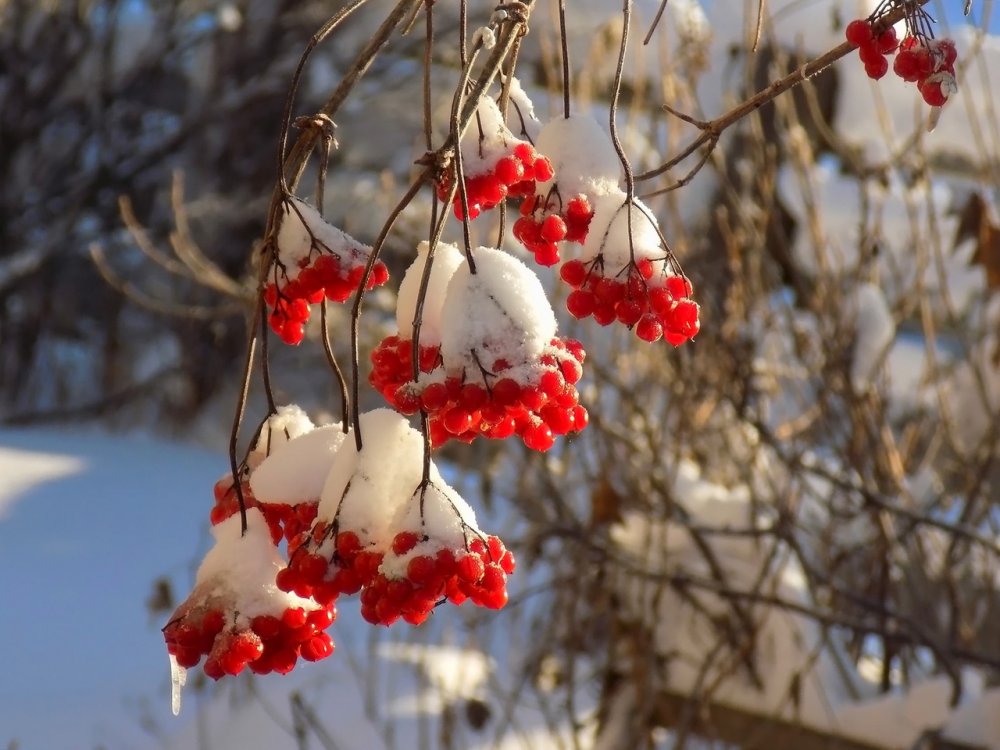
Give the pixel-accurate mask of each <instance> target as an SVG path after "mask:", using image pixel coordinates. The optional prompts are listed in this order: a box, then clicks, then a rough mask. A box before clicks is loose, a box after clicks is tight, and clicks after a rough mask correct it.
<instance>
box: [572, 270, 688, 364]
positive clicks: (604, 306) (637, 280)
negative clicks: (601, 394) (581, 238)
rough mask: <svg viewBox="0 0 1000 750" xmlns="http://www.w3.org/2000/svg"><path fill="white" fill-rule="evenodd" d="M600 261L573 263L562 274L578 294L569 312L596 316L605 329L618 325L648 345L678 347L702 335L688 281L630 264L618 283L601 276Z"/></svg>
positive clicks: (584, 316) (574, 295) (574, 294)
mask: <svg viewBox="0 0 1000 750" xmlns="http://www.w3.org/2000/svg"><path fill="white" fill-rule="evenodd" d="M602 271H603V268H602V262H601V257H600V256H598V257H597V258H595V259H594V260H593V261H590V262H589V263H585V262H584V261H581V260H572V261H568V262H566V263H564V264H563V266H562V268H561V269H560V276H561V277H562V280H563V281H565V282H566V283H567V284H569V285H570V286H571V287H572V288H573V291H572V292H570V294H569V296H568V297H567V298H566V308H567V309H568V310H569V312H570V314H571V315H572V316H573V317H575V318H578V319H583V318H588V317H591V316H593V318H594V320H596V321H597V323H598V324H600V325H602V326H607V325H611V324H612V323H614V322H616V321H617V322H618V323H621V324H622V325H624V326H625V327H626V328H629V329H633V330H635V334H636V336H638V337H639V338H640V339H642V340H643V341H648V342H651V343H652V342H654V341H658V340H659V339H661V338H663V339H664V340H666V341H667V343H670V344H673V345H674V346H679V345H680V344H683V343H684V342H685V341H687V340H689V339H691V338H693V337H694V336H695V335H696V334H697V333H698V331H699V330H700V327H701V323H700V321H699V312H698V305H697V304H696V303H695V302H694V301H693V300H692V299H691V298H690V297H691V293H692V291H693V290H692V287H691V282H690V281H688V279H687V278H686V277H684V276H679V275H673V274H668V275H666V276H658V275H657V274H656V273H655V267H654V263H653V261H651V260H649V259H648V258H643V259H641V260H639V261H636V262H635V263H629V264H628V265H627V266H626V267H625V269H623V271H622V272H621V273H619V274H618V276H616V277H609V276H605V275H603V273H602Z"/></svg>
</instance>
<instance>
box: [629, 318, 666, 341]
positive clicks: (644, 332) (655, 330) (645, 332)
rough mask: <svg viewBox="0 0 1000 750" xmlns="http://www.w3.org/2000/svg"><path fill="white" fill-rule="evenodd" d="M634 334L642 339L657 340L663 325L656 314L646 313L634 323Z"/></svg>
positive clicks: (661, 332) (661, 334)
mask: <svg viewBox="0 0 1000 750" xmlns="http://www.w3.org/2000/svg"><path fill="white" fill-rule="evenodd" d="M635 335H636V336H638V337H639V338H640V339H642V340H643V341H649V342H650V343H652V342H654V341H658V340H659V339H660V337H661V336H663V326H662V325H661V323H660V321H659V320H657V319H656V316H654V315H651V314H648V313H647V314H646V315H643V316H642V319H641V320H640V321H639V323H638V324H637V325H636V327H635Z"/></svg>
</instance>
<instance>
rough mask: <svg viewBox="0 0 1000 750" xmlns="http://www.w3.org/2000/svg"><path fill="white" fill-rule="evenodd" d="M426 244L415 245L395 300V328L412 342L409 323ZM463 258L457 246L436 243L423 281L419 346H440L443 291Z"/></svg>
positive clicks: (418, 290)
mask: <svg viewBox="0 0 1000 750" xmlns="http://www.w3.org/2000/svg"><path fill="white" fill-rule="evenodd" d="M429 247H430V243H428V242H426V241H425V242H421V243H420V244H419V245H418V246H417V257H416V258H415V259H414V261H413V263H411V264H410V267H409V268H407V269H406V274H405V275H404V276H403V281H402V282H401V283H400V285H399V296H398V297H397V300H396V325H397V326H398V327H399V336H400V338H403V339H410V340H412V339H413V323H414V320H415V318H416V310H417V298H418V296H419V293H420V281H421V278H422V277H423V273H424V268H425V267H426V265H427V253H428V248H429ZM464 259H465V256H463V255H462V252H461V251H460V250H459V249H458V246H457V245H453V244H451V243H450V242H439V243H438V245H437V247H436V248H435V249H434V258H433V260H432V262H431V275H430V279H428V282H427V294H426V296H425V298H424V307H423V317H422V319H421V322H420V345H421V346H437V345H438V344H440V343H441V308H442V307H443V306H444V296H445V290H446V289H447V288H448V282H449V281H451V278H452V276H454V275H455V270H456V269H457V268H458V267H459V266H460V265H461V264H462V261H463V260H464Z"/></svg>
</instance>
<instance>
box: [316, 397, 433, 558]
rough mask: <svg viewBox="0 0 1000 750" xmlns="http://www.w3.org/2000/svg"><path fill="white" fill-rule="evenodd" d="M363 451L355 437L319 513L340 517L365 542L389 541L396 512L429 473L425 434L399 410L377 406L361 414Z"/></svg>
mask: <svg viewBox="0 0 1000 750" xmlns="http://www.w3.org/2000/svg"><path fill="white" fill-rule="evenodd" d="M360 421H361V436H362V439H363V445H362V448H361V451H360V453H359V452H358V450H357V447H356V444H355V442H354V440H353V438H352V439H350V440H347V441H345V443H344V444H343V445H342V446H341V449H340V450H339V451H337V455H336V457H335V458H334V460H333V465H332V466H331V468H330V473H329V475H328V476H327V479H326V483H325V484H324V486H323V491H322V492H321V493H320V506H319V512H318V517H319V518H321V519H332V518H334V517H337V518H338V520H339V523H340V527H341V528H343V529H349V530H351V531H353V532H355V533H356V534H357V535H358V537H359V538H360V539H361V540H362V542H363V543H375V544H377V545H382V544H384V543H386V540H387V537H388V533H389V532H388V529H389V527H390V523H391V521H392V518H393V516H394V515H395V514H396V510H397V509H398V508H399V506H400V505H401V504H402V503H405V502H407V501H408V500H409V498H410V496H411V495H412V494H413V489H414V488H415V487H416V486H417V485H418V484H419V483H420V477H421V475H422V473H423V445H424V442H423V436H422V435H421V434H420V433H419V432H417V431H416V430H414V429H413V428H412V427H411V426H410V423H409V422H407V421H406V418H405V417H403V416H402V415H401V414H399V413H398V412H395V411H392V410H391V409H375V410H373V411H369V412H365V413H364V414H362V415H361V418H360Z"/></svg>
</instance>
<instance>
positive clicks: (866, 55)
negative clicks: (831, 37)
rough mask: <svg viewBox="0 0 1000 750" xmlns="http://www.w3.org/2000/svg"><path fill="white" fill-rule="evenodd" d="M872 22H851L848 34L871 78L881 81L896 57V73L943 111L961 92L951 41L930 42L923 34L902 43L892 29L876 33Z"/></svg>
mask: <svg viewBox="0 0 1000 750" xmlns="http://www.w3.org/2000/svg"><path fill="white" fill-rule="evenodd" d="M875 28H876V26H875V25H874V24H873V22H872V21H871V20H870V19H856V20H854V21H851V22H850V23H849V24H848V25H847V28H846V30H845V35H846V37H847V41H848V42H850V43H851V44H853V45H855V46H856V47H858V54H859V55H860V57H861V61H862V62H863V63H864V66H865V72H866V73H867V74H868V77H869V78H872V79H874V80H878V79H880V78H882V77H883V76H884V75H885V74H886V73H887V72H888V71H889V61H888V59H887V56H888V55H891V54H893V53H895V54H896V59H895V62H894V63H893V65H892V69H893V72H894V73H895V74H896V75H897V76H899V78H901V79H903V80H904V81H906V82H907V83H915V84H917V89H918V90H919V91H920V95H921V96H922V97H923V99H924V101H925V102H926V103H927V104H929V105H930V106H932V107H943V106H944V105H945V104H946V103H947V101H948V98H949V97H950V96H951V95H952V94H953V93H955V91H957V90H958V87H957V85H956V83H955V62H956V60H957V59H958V51H957V49H956V48H955V42H954V41H952V40H951V39H931V38H929V37H927V36H925V35H924V34H921V33H914V32H911V33H908V34H907V35H906V36H905V37H903V39H902V41H899V40H898V39H897V37H896V31H895V29H893V28H892V27H891V26H889V27H887V28H885V29H884V30H882V31H879V32H878V33H876V31H875Z"/></svg>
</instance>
